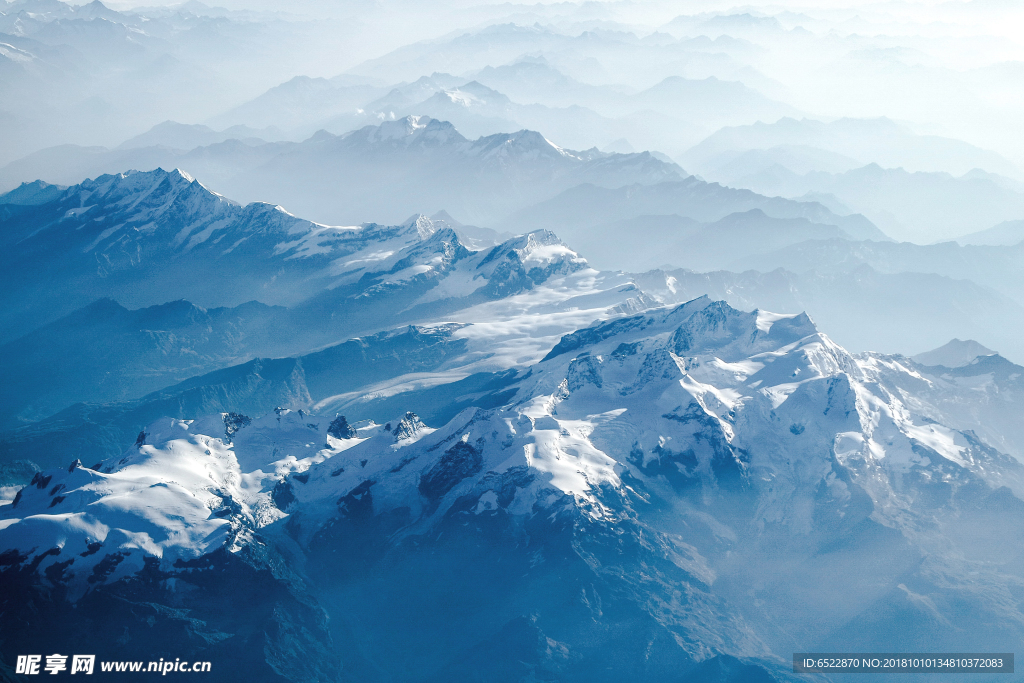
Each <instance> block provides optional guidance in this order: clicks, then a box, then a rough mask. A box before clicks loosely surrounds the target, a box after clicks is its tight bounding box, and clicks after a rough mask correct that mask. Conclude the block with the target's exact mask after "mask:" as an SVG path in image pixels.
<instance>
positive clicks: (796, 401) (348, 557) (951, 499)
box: [0, 298, 1024, 682]
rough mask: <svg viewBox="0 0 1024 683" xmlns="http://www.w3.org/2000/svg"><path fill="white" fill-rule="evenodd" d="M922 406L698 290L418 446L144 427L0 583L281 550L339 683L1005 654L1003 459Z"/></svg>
mask: <svg viewBox="0 0 1024 683" xmlns="http://www.w3.org/2000/svg"><path fill="white" fill-rule="evenodd" d="M524 371H525V372H524ZM942 381H944V382H948V381H947V380H942ZM1017 381H1019V380H1017ZM944 387H946V385H943V384H942V382H940V381H938V379H937V378H936V379H931V378H929V377H928V376H922V375H921V374H920V372H919V370H918V368H917V367H916V366H914V364H913V363H912V361H910V360H909V359H905V358H900V357H883V356H878V355H866V356H859V357H857V356H852V355H850V354H849V353H847V352H846V351H845V350H843V349H842V348H841V347H839V346H837V345H836V344H834V343H833V342H831V341H830V340H829V339H828V337H826V336H825V335H823V334H821V333H820V332H819V331H818V330H817V329H816V328H815V326H814V324H813V323H812V322H811V320H810V319H809V318H808V317H807V316H806V315H803V314H801V315H778V314H772V313H767V312H763V311H753V312H743V311H738V310H735V309H733V308H731V307H729V306H728V305H726V304H724V303H722V302H713V301H711V300H709V299H707V298H701V299H697V300H694V301H691V302H688V303H686V304H684V305H681V306H676V307H667V308H661V309H655V310H651V311H647V312H645V313H643V314H639V315H625V316H620V317H616V318H612V319H608V320H605V321H603V322H599V323H596V324H594V325H590V326H586V327H583V328H580V329H578V330H576V331H575V332H572V333H570V334H567V335H564V336H563V337H562V338H561V340H560V341H559V342H558V343H557V344H555V345H554V347H553V348H551V349H550V351H549V352H548V353H547V355H546V356H545V357H544V358H543V359H541V360H540V361H539V362H535V363H532V364H530V365H529V366H527V367H522V368H520V373H519V374H518V376H517V377H516V378H515V380H514V381H512V382H511V383H510V384H509V385H508V389H509V391H510V393H508V394H507V398H505V399H504V402H503V403H502V404H501V405H496V406H493V407H491V408H487V409H483V408H480V407H469V408H468V409H465V410H462V411H461V412H459V413H458V414H457V415H455V416H454V417H453V418H452V419H451V420H449V421H448V422H447V423H438V424H437V426H436V427H434V426H429V425H428V424H425V423H424V422H423V421H422V420H421V419H420V418H419V417H417V416H416V415H415V414H412V413H404V414H403V413H401V412H398V413H394V414H393V417H392V418H390V419H389V420H388V421H387V422H386V424H380V423H374V422H363V423H355V424H349V423H348V422H347V421H343V420H341V419H340V418H335V417H334V416H333V415H325V416H312V415H307V414H304V413H301V412H299V413H296V412H290V411H286V410H278V411H276V412H272V413H269V414H268V415H266V416H265V417H262V418H259V419H251V418H250V417H243V416H239V415H214V416H211V417H208V418H204V419H200V420H196V421H194V422H191V423H187V422H181V421H177V420H169V419H167V420H159V421H157V422H155V423H153V424H152V425H151V426H150V427H147V428H146V429H145V430H143V433H142V434H140V435H139V437H138V439H137V441H136V445H135V446H133V447H131V448H129V449H128V450H127V451H125V452H124V454H123V455H121V456H115V457H113V458H110V459H108V460H105V461H103V462H100V463H97V464H96V465H95V466H94V467H91V468H90V467H82V466H81V465H79V464H76V465H75V466H72V467H71V468H61V469H54V470H49V471H47V472H44V473H41V474H40V475H38V476H37V478H36V480H35V483H34V484H32V485H30V486H28V487H26V488H25V489H24V490H23V491H22V493H21V495H20V496H19V499H18V501H17V503H16V504H15V505H13V506H10V507H5V508H3V509H2V510H3V511H2V512H0V515H2V519H3V521H2V526H0V547H4V548H9V549H10V550H9V551H7V553H6V554H4V555H3V557H4V563H3V566H4V569H3V571H4V572H5V575H6V576H14V575H17V576H18V577H19V581H22V582H24V583H25V585H26V586H42V585H44V584H43V581H46V582H48V583H47V584H45V585H53V586H57V587H60V591H59V592H58V593H54V594H51V595H50V596H48V597H45V598H42V603H43V604H46V605H47V606H48V607H47V609H48V610H49V609H52V610H53V611H52V612H49V613H52V614H56V615H62V614H65V613H67V612H69V611H70V609H71V607H70V605H72V604H74V603H75V602H76V601H80V600H82V599H84V598H82V597H81V588H80V587H81V586H84V585H87V584H92V585H94V590H99V591H102V592H103V594H106V595H112V596H113V595H124V594H125V591H126V590H128V588H129V586H131V585H133V583H132V581H135V584H134V585H139V583H138V581H139V578H136V579H133V577H140V578H142V577H145V578H144V583H143V584H142V585H143V586H145V591H144V593H143V595H145V597H146V598H147V599H149V600H152V601H154V603H155V604H161V601H162V600H166V599H167V598H166V597H165V596H164V595H163V594H161V593H160V590H161V589H163V587H165V586H166V585H167V582H169V581H185V582H187V583H192V582H195V581H198V580H200V579H201V577H202V576H203V575H204V573H203V571H202V570H200V571H192V572H191V573H190V574H189V575H187V576H183V575H182V574H181V573H182V571H184V570H185V569H186V568H188V567H195V568H203V567H210V568H211V569H216V568H222V572H224V573H226V575H227V576H230V577H232V578H234V579H235V580H243V579H244V577H245V576H246V575H245V571H244V570H240V569H237V568H236V567H235V566H233V565H232V560H231V558H233V557H239V556H241V557H247V556H248V555H247V553H251V552H254V549H257V548H265V549H266V550H265V552H266V553H270V555H264V557H270V556H271V555H273V553H281V557H282V558H283V560H284V566H285V567H287V568H289V569H290V570H291V571H294V574H288V573H287V571H285V569H284V567H282V568H281V569H280V570H278V571H277V573H276V576H277V577H279V578H278V579H277V580H278V581H280V582H282V583H283V584H284V586H285V587H286V589H287V591H288V592H289V594H291V595H293V596H300V597H301V598H302V599H303V600H305V601H306V602H305V604H308V605H316V606H317V608H321V609H323V610H325V611H326V613H327V614H328V615H329V616H330V621H329V622H326V623H327V624H328V625H327V626H326V628H327V629H328V630H329V636H330V641H329V643H328V641H327V640H326V638H325V637H324V636H322V635H318V634H317V633H311V634H309V636H308V637H309V638H311V640H312V642H311V644H310V645H307V646H310V647H314V648H315V652H317V653H318V654H317V656H315V657H314V658H313V663H315V665H317V666H322V667H327V666H329V664H327V663H325V662H329V658H328V657H321V656H320V654H319V653H325V655H331V654H333V656H335V657H339V658H340V660H341V662H342V664H341V672H340V674H339V675H340V676H341V678H342V679H344V678H346V677H351V678H359V679H362V680H372V681H383V680H402V681H427V680H451V679H452V678H457V677H459V676H471V677H478V676H486V675H488V674H487V672H489V671H491V672H493V671H495V670H498V671H504V672H509V671H512V672H518V673H517V675H520V677H521V676H534V677H535V678H536V677H543V678H544V679H546V680H552V681H566V682H568V681H581V680H596V681H613V680H623V679H624V678H628V679H629V680H638V681H660V680H667V679H668V680H671V679H673V678H679V679H680V680H693V679H694V677H695V676H700V678H699V679H698V680H711V681H722V680H734V679H731V678H728V677H727V672H729V671H733V672H735V671H737V670H743V668H744V667H747V669H748V671H747V674H748V675H756V676H761V677H762V678H761V679H756V680H788V679H790V678H791V674H788V673H787V668H788V666H789V662H788V661H787V660H788V658H789V657H791V654H792V652H794V651H817V649H818V648H820V649H826V648H835V647H838V644H839V643H841V642H846V643H847V645H848V646H850V647H855V648H856V649H857V650H863V651H872V650H878V649H880V648H882V645H883V644H888V646H889V647H895V648H897V649H905V650H907V651H909V650H911V649H914V648H920V647H922V646H923V645H924V644H925V643H928V642H931V643H934V644H935V645H934V647H937V648H955V647H958V646H959V647H962V648H967V649H971V648H982V647H983V646H984V647H989V648H993V649H1004V648H1009V649H1012V644H1013V643H1014V642H1017V641H1018V640H1019V639H1020V638H1021V637H1022V635H1024V611H1022V607H1024V606H1022V605H1021V604H1020V601H1019V600H1017V599H1016V598H1012V597H1010V598H1008V596H1007V591H1006V588H1007V587H1011V586H1016V585H1019V583H1020V581H1021V580H1022V578H1021V576H1020V550H1019V548H1017V547H1016V546H1014V545H1012V544H1006V543H1005V542H1003V541H1002V540H1000V539H1005V534H1006V533H1007V531H1008V530H1009V531H1010V532H1011V533H1017V532H1018V531H1019V530H1021V529H1024V503H1022V501H1021V498H1020V496H1022V495H1024V466H1022V465H1021V464H1020V463H1019V462H1018V461H1017V460H1015V459H1013V458H1011V457H1009V456H1007V455H1005V454H1003V453H1000V452H999V451H998V450H996V449H994V448H993V447H992V446H991V445H989V443H988V437H983V436H980V435H979V433H977V432H976V431H974V430H973V429H969V428H967V427H966V426H964V425H961V426H951V423H950V420H951V418H953V417H955V415H954V414H953V413H951V412H950V411H949V408H950V406H951V403H947V402H946V400H947V398H951V394H949V392H948V391H947V388H948V387H946V388H944ZM976 418H977V419H978V420H980V421H981V422H982V423H985V420H986V417H985V415H984V414H983V413H979V414H977V415H976ZM988 427H989V428H990V430H993V429H994V431H990V435H994V434H999V433H1000V429H999V426H998V425H993V424H991V423H988ZM69 470H70V471H69ZM207 471H209V472H210V475H212V479H211V478H210V476H209V475H207V474H206V472H207ZM200 473H203V474H200ZM230 473H234V476H228V475H229V474H230ZM40 484H41V485H40ZM87 503H89V505H87ZM115 503H116V505H115ZM144 510H159V511H161V512H159V513H157V512H146V513H144V514H143V512H142V511H144ZM170 510H178V513H177V516H171V515H168V514H167V511H170ZM995 519H999V520H1001V521H1000V525H999V527H998V529H997V528H996V527H994V526H993V525H992V521H993V520H995ZM170 529H175V530H176V533H174V534H169V533H167V530H170ZM142 532H145V533H142ZM29 535H31V538H32V539H43V540H44V542H42V543H40V542H38V540H33V541H31V542H30V541H29ZM58 536H60V538H63V539H64V540H63V542H60V543H58V538H57V537H58ZM46 539H51V541H50V542H47V541H46ZM90 544H94V545H90ZM95 544H98V545H95ZM29 546H31V547H29ZM94 547H95V548H96V549H95V550H93V548H94ZM51 548H52V549H51ZM65 548H66V549H67V551H65ZM78 548H83V549H84V550H82V551H79V550H78ZM69 551H70V552H69ZM72 552H73V553H74V554H72ZM83 553H84V554H83ZM964 557H969V558H970V559H969V560H964ZM145 558H152V559H145ZM161 558H163V559H161ZM175 558H180V561H177V560H176V559H175ZM69 560H70V561H69ZM97 568H99V569H97ZM147 568H148V569H147ZM783 569H785V571H783ZM147 571H148V572H149V573H148V574H144V573H145V572H147ZM44 577H45V578H44ZM90 577H92V579H93V580H91V581H90ZM770 577H771V578H770ZM822 599H828V600H829V603H830V604H831V605H833V608H832V609H830V610H820V609H816V608H814V607H815V606H816V605H819V604H820V602H821V600H822ZM266 603H267V599H266V598H264V597H262V594H260V597H258V598H256V599H254V600H250V601H247V602H246V607H244V608H243V609H242V610H241V614H243V615H248V614H250V613H251V611H252V610H259V609H260V608H261V606H263V605H265V604H266ZM190 604H191V603H190ZM22 605H23V603H21V602H19V601H18V600H17V599H14V598H13V597H12V598H11V599H10V601H9V605H8V609H12V610H15V611H16V612H17V610H21V609H23V607H22ZM290 609H294V608H290ZM17 613H19V614H20V612H17ZM293 613H294V612H293ZM199 614H201V615H202V617H201V618H203V619H205V618H207V615H208V614H209V612H203V611H200V612H199ZM927 615H931V618H924V617H926V616H927ZM438 619H443V620H444V623H445V628H444V629H439V628H432V626H435V625H436V624H437V623H438ZM126 622H127V625H128V626H129V628H134V626H133V625H132V622H131V618H129V617H125V616H124V615H122V614H119V613H114V614H110V615H109V616H108V617H107V618H106V621H105V622H104V623H103V625H104V626H106V627H107V628H110V627H116V628H121V627H122V625H125V624H126ZM166 622H167V620H166V619H164V618H158V619H157V620H156V623H157V624H160V625H162V624H164V623H166ZM41 623H42V624H43V625H45V624H47V623H48V622H47V621H46V620H45V619H44V620H42V622H41ZM321 623H324V622H321ZM2 628H4V629H5V630H4V634H5V643H6V642H9V641H7V637H10V634H9V632H10V628H11V626H10V623H9V622H8V621H6V620H5V622H4V625H3V627H2ZM234 628H235V629H237V626H235V627H234ZM222 631H223V632H224V633H225V634H227V637H228V638H229V639H230V638H231V637H235V636H233V635H232V634H234V633H235V631H234V630H232V629H229V628H224V629H222ZM289 633H290V631H289ZM62 642H63V641H62ZM79 642H81V639H80V641H79ZM85 642H89V641H88V640H86V641H85ZM225 642H229V641H225ZM269 642H270V644H271V645H272V646H273V647H274V648H278V649H279V643H280V637H279V636H276V635H275V636H274V637H272V638H271V639H270V641H269ZM307 642H310V641H307ZM5 647H6V645H5ZM108 647H109V646H108ZM208 648H209V646H206V645H199V646H197V649H198V650H199V651H201V652H202V651H207V652H212V651H213V650H212V649H208ZM103 651H104V652H106V651H107V650H103ZM267 656H268V655H266V653H264V655H261V656H257V657H256V659H255V660H254V661H255V662H257V663H258V662H262V661H267V660H266V657H267ZM296 666H297V664H295V663H294V662H293V661H290V660H289V661H286V662H284V663H283V664H282V665H281V666H279V667H278V671H279V673H280V675H283V676H284V677H286V678H291V679H293V680H294V679H296V678H297V677H298V676H299V674H298V673H296V672H297V671H298V669H296V668H295V667H296ZM716 671H717V672H718V673H714V674H712V672H716ZM306 675H308V674H306Z"/></svg>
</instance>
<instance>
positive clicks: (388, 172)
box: [0, 116, 686, 227]
mask: <svg viewBox="0 0 1024 683" xmlns="http://www.w3.org/2000/svg"><path fill="white" fill-rule="evenodd" d="M498 130H501V128H498ZM506 130H507V129H506ZM151 134H152V135H153V136H157V135H160V134H161V133H160V131H151ZM156 166H162V167H165V168H173V167H179V168H183V169H189V173H190V174H192V175H194V176H195V177H197V178H198V179H200V180H201V181H202V182H204V183H205V184H207V185H208V186H209V187H211V188H215V189H217V190H218V191H220V192H223V193H225V194H226V195H228V196H231V197H234V198H237V199H240V200H243V201H257V200H260V201H273V202H275V203H277V204H280V205H282V206H285V207H287V208H288V210H289V211H292V212H294V213H296V215H301V216H304V217H306V218H313V219H316V220H318V221H320V222H323V223H330V224H350V223H356V224H358V223H363V222H365V221H366V220H367V219H372V220H376V221H380V222H387V223H397V222H399V221H402V220H404V219H405V218H407V217H408V216H409V215H411V214H414V213H419V212H424V211H426V212H429V213H432V212H435V211H438V210H441V209H444V210H447V211H449V212H451V213H452V214H453V215H454V216H456V217H457V218H459V219H460V220H463V221H465V222H467V223H475V224H477V225H484V226H488V227H489V226H490V224H493V223H495V222H497V221H498V220H500V219H503V218H505V217H507V216H508V215H509V214H510V213H512V212H513V211H515V210H518V209H522V208H524V207H527V206H531V205H533V204H535V203H537V202H539V201H542V200H545V199H549V198H551V197H552V196H554V195H556V194H557V193H559V192H561V191H562V190H565V189H568V188H570V187H574V186H576V185H579V184H581V183H592V184H595V185H598V186H600V187H621V186H624V185H632V184H636V183H640V184H650V183H658V182H663V181H666V180H679V179H682V178H683V177H685V176H686V173H685V172H684V171H683V170H682V169H681V168H679V167H678V166H677V165H676V164H674V163H672V162H670V161H665V160H664V158H657V157H655V156H653V155H652V154H650V153H647V152H644V153H631V154H613V153H602V152H599V151H598V150H597V149H590V150H586V151H582V152H580V151H573V150H567V149H564V148H562V147H559V146H558V145H556V144H554V143H553V142H551V141H550V140H548V139H547V138H546V137H545V136H544V135H542V134H541V133H538V132H535V131H532V130H519V131H518V132H514V133H500V134H495V135H488V136H485V137H480V138H478V139H472V140H471V139H467V138H466V137H464V136H463V135H462V133H460V132H459V131H458V130H457V129H456V128H455V127H454V126H453V125H452V124H451V123H450V122H447V121H440V120H436V119H431V118H430V117H426V116H407V117H405V118H402V119H398V120H395V121H384V122H382V123H379V125H370V126H363V127H362V128H359V129H358V130H354V131H351V132H348V133H346V134H343V135H332V134H330V133H327V132H326V131H320V132H318V133H316V134H315V135H313V136H312V137H310V138H308V139H307V140H305V141H304V142H301V143H293V142H262V141H252V140H241V139H231V140H227V141H224V142H220V143H216V144H212V145H208V146H204V147H197V148H194V149H191V150H190V151H187V152H183V151H179V150H174V149H169V148H166V147H163V146H147V147H132V148H127V149H121V148H119V149H115V150H97V149H95V148H83V147H74V146H62V147H58V148H53V149H49V150H42V151H41V152H38V153H36V154H34V155H31V156H30V157H27V158H25V159H22V160H19V161H18V162H15V163H12V164H10V165H8V166H7V167H5V168H4V169H3V170H0V187H2V186H3V185H8V186H10V187H11V188H14V187H15V186H16V185H18V184H19V183H21V182H31V181H34V180H36V179H39V178H41V179H43V180H46V181H47V182H61V183H64V184H69V185H70V184H74V183H77V182H78V181H79V180H80V179H81V178H82V177H83V176H95V175H99V174H104V173H106V174H117V173H120V172H123V171H124V170H125V169H126V168H154V167H156ZM381 187H386V188H387V189H388V191H387V192H386V193H381V192H380V191H379V190H380V188H381Z"/></svg>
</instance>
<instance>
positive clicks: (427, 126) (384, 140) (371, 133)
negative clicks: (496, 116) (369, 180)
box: [345, 116, 466, 147]
mask: <svg viewBox="0 0 1024 683" xmlns="http://www.w3.org/2000/svg"><path fill="white" fill-rule="evenodd" d="M345 139H346V140H348V141H349V142H350V143H354V142H356V141H361V142H364V143H365V144H367V145H372V146H404V147H439V146H444V145H448V144H452V143H460V142H465V141H466V139H465V138H464V137H462V135H460V134H459V132H458V131H457V130H455V126H453V125H452V124H450V123H448V122H447V121H438V120H437V119H432V118H430V117H429V116H406V117H405V118H401V119H398V120H397V121H384V122H383V123H381V124H380V125H379V126H366V127H365V128H361V129H359V130H357V131H355V132H353V133H350V134H349V135H347V136H345Z"/></svg>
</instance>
